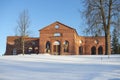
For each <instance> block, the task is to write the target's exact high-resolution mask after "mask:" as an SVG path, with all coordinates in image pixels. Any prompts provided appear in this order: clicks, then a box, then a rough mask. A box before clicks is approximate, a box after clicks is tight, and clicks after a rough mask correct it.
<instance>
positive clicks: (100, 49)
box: [98, 46, 103, 55]
mask: <svg viewBox="0 0 120 80" xmlns="http://www.w3.org/2000/svg"><path fill="white" fill-rule="evenodd" d="M98 54H99V55H102V54H103V47H102V46H100V47H99V48H98Z"/></svg>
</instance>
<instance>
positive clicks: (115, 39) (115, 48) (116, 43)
mask: <svg viewBox="0 0 120 80" xmlns="http://www.w3.org/2000/svg"><path fill="white" fill-rule="evenodd" d="M112 53H114V54H117V53H119V41H118V36H117V30H116V28H114V30H113V33H112Z"/></svg>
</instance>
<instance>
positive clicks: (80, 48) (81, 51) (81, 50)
mask: <svg viewBox="0 0 120 80" xmlns="http://www.w3.org/2000/svg"><path fill="white" fill-rule="evenodd" d="M82 54H83V47H82V46H80V47H79V55H82Z"/></svg>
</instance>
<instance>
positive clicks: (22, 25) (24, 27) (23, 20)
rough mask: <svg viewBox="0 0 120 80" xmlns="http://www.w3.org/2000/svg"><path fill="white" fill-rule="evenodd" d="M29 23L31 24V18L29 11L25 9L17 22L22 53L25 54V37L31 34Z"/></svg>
mask: <svg viewBox="0 0 120 80" xmlns="http://www.w3.org/2000/svg"><path fill="white" fill-rule="evenodd" d="M29 24H30V20H29V16H28V11H27V10H24V11H23V12H22V13H21V14H20V15H19V19H18V22H17V25H18V26H17V33H18V35H19V36H21V37H20V43H21V44H22V45H21V48H22V53H23V55H24V54H25V40H24V39H25V37H27V36H28V35H29V32H28V31H29Z"/></svg>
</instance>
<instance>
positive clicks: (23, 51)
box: [22, 37, 25, 55]
mask: <svg viewBox="0 0 120 80" xmlns="http://www.w3.org/2000/svg"><path fill="white" fill-rule="evenodd" d="M22 54H23V55H24V54H25V44H24V37H22Z"/></svg>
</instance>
